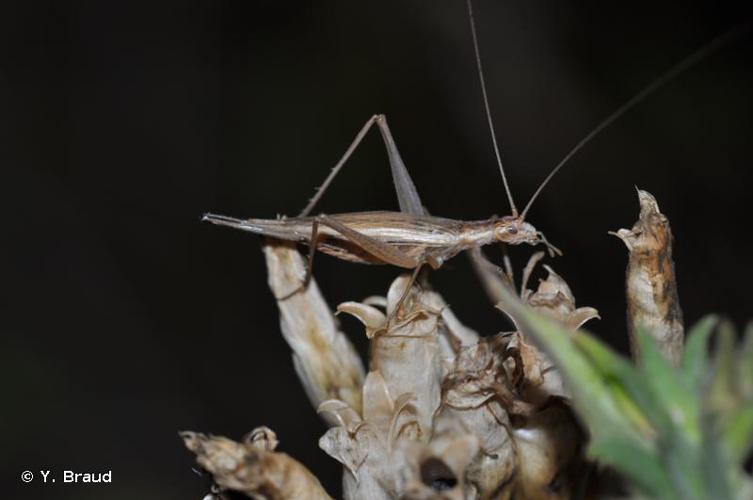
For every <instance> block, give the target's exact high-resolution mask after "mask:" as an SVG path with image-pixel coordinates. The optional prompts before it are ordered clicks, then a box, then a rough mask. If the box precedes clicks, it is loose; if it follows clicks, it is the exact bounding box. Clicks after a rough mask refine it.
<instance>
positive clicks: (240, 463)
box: [180, 427, 331, 500]
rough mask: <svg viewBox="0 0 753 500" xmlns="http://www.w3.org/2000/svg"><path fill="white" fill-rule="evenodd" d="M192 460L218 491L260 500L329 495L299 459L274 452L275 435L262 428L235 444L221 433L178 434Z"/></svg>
mask: <svg viewBox="0 0 753 500" xmlns="http://www.w3.org/2000/svg"><path fill="white" fill-rule="evenodd" d="M180 435H181V437H182V438H183V442H184V443H185V445H186V447H187V448H188V449H189V450H191V451H192V452H193V453H194V454H195V455H196V462H197V463H198V464H199V465H200V466H201V467H202V468H203V469H205V470H206V471H207V472H209V473H210V474H212V477H213V478H214V482H215V483H216V484H217V486H219V488H220V489H221V490H232V491H237V492H241V493H243V494H245V495H247V496H249V497H251V498H256V499H263V500H295V499H303V500H324V499H330V498H331V497H330V496H329V495H328V494H327V492H326V491H324V488H322V485H321V484H320V483H319V480H317V479H316V477H314V475H313V474H311V472H309V470H308V469H307V468H306V467H304V466H303V465H302V464H301V463H300V462H298V461H296V460H294V459H293V458H291V457H290V456H288V455H287V454H285V453H279V452H275V451H273V450H274V446H276V444H277V438H276V436H275V435H274V432H272V431H271V430H270V429H268V428H266V427H263V428H257V429H255V430H254V431H252V432H251V433H250V434H249V435H248V436H247V438H246V439H245V440H244V442H241V443H238V442H236V441H233V440H231V439H228V438H225V437H222V436H211V435H210V436H206V435H204V434H201V433H197V432H190V431H185V432H181V433H180Z"/></svg>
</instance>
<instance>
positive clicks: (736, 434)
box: [723, 401, 753, 463]
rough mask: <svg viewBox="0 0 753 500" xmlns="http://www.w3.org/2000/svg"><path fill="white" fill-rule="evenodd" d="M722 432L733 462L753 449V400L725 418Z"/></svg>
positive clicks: (744, 457)
mask: <svg viewBox="0 0 753 500" xmlns="http://www.w3.org/2000/svg"><path fill="white" fill-rule="evenodd" d="M723 433H724V435H723V440H724V443H725V445H726V448H727V450H728V451H729V454H730V457H731V459H732V460H734V461H735V463H739V462H742V461H743V460H745V459H746V458H747V456H748V454H749V453H750V452H751V451H753V401H752V402H748V403H747V404H746V405H745V406H744V407H742V408H740V409H739V410H738V411H736V412H735V413H734V414H733V415H731V416H730V417H729V418H727V419H726V422H725V424H724V430H723Z"/></svg>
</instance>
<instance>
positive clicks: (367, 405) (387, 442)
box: [319, 371, 426, 499]
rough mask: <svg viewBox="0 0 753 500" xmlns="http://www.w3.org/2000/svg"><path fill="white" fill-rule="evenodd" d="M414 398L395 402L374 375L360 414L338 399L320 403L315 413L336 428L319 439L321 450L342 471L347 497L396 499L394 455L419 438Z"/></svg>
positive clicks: (369, 377)
mask: <svg viewBox="0 0 753 500" xmlns="http://www.w3.org/2000/svg"><path fill="white" fill-rule="evenodd" d="M414 399H415V397H414V395H413V394H403V395H401V396H399V397H398V398H396V399H393V398H392V396H391V395H390V392H389V389H388V388H387V384H386V383H385V381H384V378H383V377H382V375H381V374H380V373H379V372H378V371H372V372H370V373H369V374H368V375H367V377H366V381H365V383H364V386H363V401H364V405H363V413H362V414H359V413H358V412H356V411H354V410H353V408H351V407H349V406H348V405H347V404H346V403H344V402H342V401H337V400H331V401H325V402H324V403H322V404H321V406H320V407H319V411H320V412H327V413H330V414H332V415H333V416H334V417H335V419H336V420H337V421H338V422H339V424H340V425H339V426H335V427H332V428H331V429H329V430H328V431H327V432H326V433H325V434H324V436H322V437H321V439H319V447H320V448H321V449H322V450H324V451H325V452H326V453H327V454H328V455H330V456H331V457H333V458H334V459H335V460H337V461H338V462H340V463H341V464H343V466H344V467H345V469H346V471H345V473H344V475H343V495H344V497H345V498H352V499H360V498H364V499H382V498H384V499H387V498H395V497H396V496H397V495H398V493H399V490H398V482H397V477H398V474H399V470H398V467H397V466H396V461H395V459H394V457H393V451H394V450H395V449H396V448H397V447H398V443H399V442H400V441H403V440H408V441H415V440H417V439H418V437H419V435H420V434H421V433H420V431H419V429H418V427H419V425H418V421H417V420H416V408H415V406H414V405H413V401H414ZM424 433H426V431H424Z"/></svg>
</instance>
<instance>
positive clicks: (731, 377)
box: [706, 321, 741, 416]
mask: <svg viewBox="0 0 753 500" xmlns="http://www.w3.org/2000/svg"><path fill="white" fill-rule="evenodd" d="M735 337H736V335H735V329H734V327H733V326H732V324H731V323H729V322H728V321H724V322H722V324H721V325H720V326H719V329H718V331H717V345H716V353H715V355H714V362H713V365H712V378H711V381H710V383H709V386H708V392H707V394H706V403H707V406H706V410H710V411H711V412H713V413H715V414H716V415H720V416H723V415H729V414H731V413H732V412H733V411H734V410H735V409H736V408H737V406H738V405H739V404H740V402H741V401H740V394H739V389H738V383H737V382H738V381H737V373H736V361H737V359H736V358H737V357H736V356H735V343H736V342H735V340H736V339H735Z"/></svg>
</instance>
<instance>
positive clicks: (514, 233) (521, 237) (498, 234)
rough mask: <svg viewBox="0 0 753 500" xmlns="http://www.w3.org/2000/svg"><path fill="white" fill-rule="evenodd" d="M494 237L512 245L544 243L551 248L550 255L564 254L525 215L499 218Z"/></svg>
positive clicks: (495, 225)
mask: <svg viewBox="0 0 753 500" xmlns="http://www.w3.org/2000/svg"><path fill="white" fill-rule="evenodd" d="M494 238H495V239H496V240H497V241H500V242H502V243H508V244H510V245H520V244H521V243H528V244H529V245H538V244H539V243H543V244H544V245H546V247H547V249H548V250H549V255H550V256H552V257H554V256H555V255H562V252H561V251H560V250H559V249H558V248H557V247H555V246H554V245H552V244H551V243H549V241H547V239H546V237H545V236H544V233H542V232H541V231H539V230H538V229H536V228H535V227H533V225H532V224H529V223H528V222H526V221H525V220H524V219H523V217H520V216H518V217H515V216H512V215H508V216H505V217H502V218H501V219H499V220H497V222H496V223H495V224H494Z"/></svg>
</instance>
